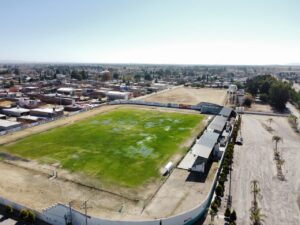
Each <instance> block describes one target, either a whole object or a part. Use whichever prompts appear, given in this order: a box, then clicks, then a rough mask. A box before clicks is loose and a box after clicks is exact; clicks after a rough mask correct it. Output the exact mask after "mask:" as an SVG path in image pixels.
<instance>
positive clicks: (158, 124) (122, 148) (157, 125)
mask: <svg viewBox="0 0 300 225" xmlns="http://www.w3.org/2000/svg"><path fill="white" fill-rule="evenodd" d="M203 118H204V116H203V115H197V114H181V113H170V112H159V111H154V110H140V109H130V108H120V109H116V110H113V111H109V112H106V113H103V114H99V115H97V116H93V117H90V118H88V119H85V120H81V121H79V122H75V123H73V124H70V125H66V126H63V127H59V128H55V129H52V130H50V131H46V132H44V133H41V134H36V135H32V136H29V137H27V138H24V139H22V140H20V141H18V142H16V143H13V144H9V145H5V146H2V147H1V149H2V150H3V151H7V152H9V153H12V154H14V155H18V156H20V157H22V158H27V159H34V160H37V161H39V162H42V163H47V164H50V163H57V162H58V163H59V164H60V165H61V166H62V168H64V169H66V170H68V171H71V172H74V173H78V172H79V173H82V174H84V175H86V176H89V177H92V178H97V179H100V180H101V182H103V183H108V184H117V185H122V186H126V187H137V186H140V185H141V184H143V183H145V182H146V181H148V180H149V179H150V178H157V177H159V175H160V174H159V169H160V168H161V167H162V166H163V165H164V163H166V162H167V161H168V160H169V159H170V158H171V157H172V155H174V154H175V153H181V154H182V153H183V152H184V150H186V149H184V148H182V147H181V145H182V143H183V142H184V141H185V140H186V139H187V138H189V136H190V135H191V134H192V131H193V130H194V129H195V128H196V127H197V126H199V123H200V122H201V121H202V120H203Z"/></svg>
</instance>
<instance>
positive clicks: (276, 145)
mask: <svg viewBox="0 0 300 225" xmlns="http://www.w3.org/2000/svg"><path fill="white" fill-rule="evenodd" d="M272 141H274V142H275V150H276V151H277V147H278V142H280V141H282V137H280V136H277V135H274V136H273V137H272Z"/></svg>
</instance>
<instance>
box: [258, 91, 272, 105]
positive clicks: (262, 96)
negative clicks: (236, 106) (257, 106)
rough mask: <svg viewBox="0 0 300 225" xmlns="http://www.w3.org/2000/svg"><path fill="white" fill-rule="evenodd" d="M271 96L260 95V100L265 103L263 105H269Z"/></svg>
mask: <svg viewBox="0 0 300 225" xmlns="http://www.w3.org/2000/svg"><path fill="white" fill-rule="evenodd" d="M269 98H270V97H269V95H268V94H266V93H261V94H260V95H259V99H260V100H261V101H262V102H263V103H267V102H268V101H269Z"/></svg>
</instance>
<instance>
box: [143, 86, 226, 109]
mask: <svg viewBox="0 0 300 225" xmlns="http://www.w3.org/2000/svg"><path fill="white" fill-rule="evenodd" d="M226 96H227V91H226V90H225V89H212V88H189V87H179V88H174V89H170V90H168V91H164V92H158V93H157V94H154V95H151V96H150V97H145V98H143V99H144V100H145V101H148V102H161V103H178V104H181V103H182V104H192V105H194V104H198V103H200V102H210V103H215V104H219V105H224V104H225V101H226Z"/></svg>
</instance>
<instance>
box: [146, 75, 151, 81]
mask: <svg viewBox="0 0 300 225" xmlns="http://www.w3.org/2000/svg"><path fill="white" fill-rule="evenodd" d="M145 80H148V81H151V80H152V77H151V75H150V74H149V73H147V74H146V75H145Z"/></svg>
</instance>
